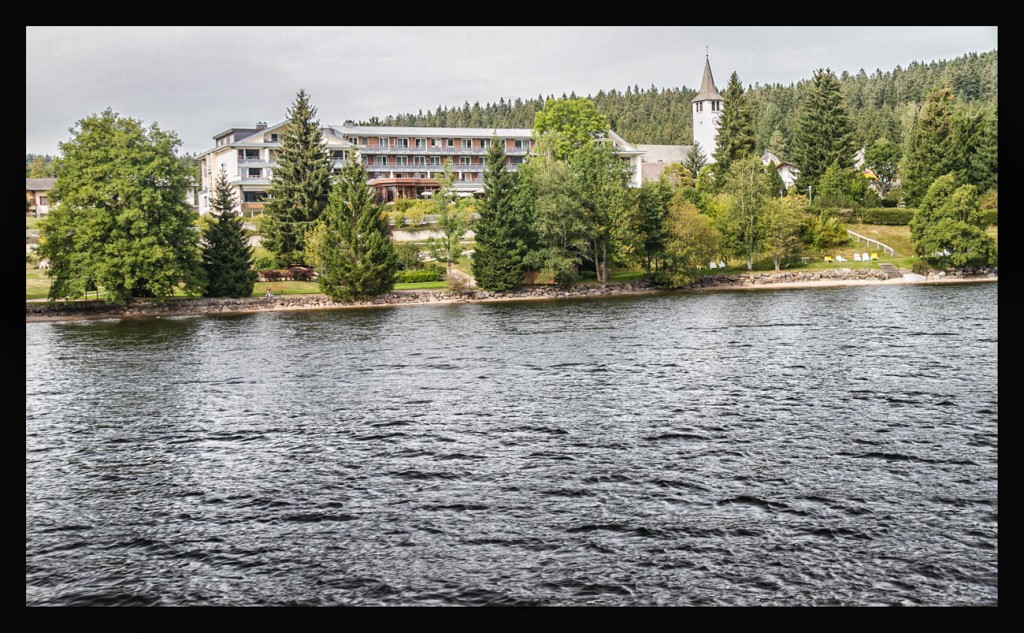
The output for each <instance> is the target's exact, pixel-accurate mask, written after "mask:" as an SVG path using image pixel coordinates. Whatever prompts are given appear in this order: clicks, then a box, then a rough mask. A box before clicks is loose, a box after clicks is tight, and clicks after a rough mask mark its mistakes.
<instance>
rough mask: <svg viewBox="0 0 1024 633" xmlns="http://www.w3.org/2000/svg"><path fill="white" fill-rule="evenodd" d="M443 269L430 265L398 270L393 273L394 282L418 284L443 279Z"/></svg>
mask: <svg viewBox="0 0 1024 633" xmlns="http://www.w3.org/2000/svg"><path fill="white" fill-rule="evenodd" d="M444 273H445V269H444V268H442V267H440V266H430V267H427V268H422V269H420V270H415V269H414V270H408V269H407V270H400V271H398V274H397V275H395V283H396V284H418V283H422V282H425V281H441V280H443V279H444Z"/></svg>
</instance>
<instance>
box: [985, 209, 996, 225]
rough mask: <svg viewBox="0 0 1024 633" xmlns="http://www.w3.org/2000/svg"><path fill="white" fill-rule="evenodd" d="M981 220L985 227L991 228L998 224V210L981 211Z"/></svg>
mask: <svg viewBox="0 0 1024 633" xmlns="http://www.w3.org/2000/svg"><path fill="white" fill-rule="evenodd" d="M981 219H982V220H983V221H984V222H985V225H986V226H992V225H993V224H995V225H997V226H998V224H999V210H998V209H982V210H981Z"/></svg>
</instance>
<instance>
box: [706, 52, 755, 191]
mask: <svg viewBox="0 0 1024 633" xmlns="http://www.w3.org/2000/svg"><path fill="white" fill-rule="evenodd" d="M716 145H717V146H718V148H717V149H716V150H715V161H716V162H717V163H718V164H719V165H721V166H722V169H723V170H726V171H727V170H728V169H729V166H730V165H732V163H733V161H735V160H739V159H742V158H744V157H746V156H750V155H753V153H754V148H755V140H754V117H753V115H752V114H751V113H750V106H749V105H748V103H747V98H746V97H745V95H744V93H743V84H741V83H740V77H739V75H737V74H736V73H735V72H733V73H732V75H730V76H729V85H728V86H726V88H725V92H724V93H722V116H721V118H719V119H718V138H717V140H716Z"/></svg>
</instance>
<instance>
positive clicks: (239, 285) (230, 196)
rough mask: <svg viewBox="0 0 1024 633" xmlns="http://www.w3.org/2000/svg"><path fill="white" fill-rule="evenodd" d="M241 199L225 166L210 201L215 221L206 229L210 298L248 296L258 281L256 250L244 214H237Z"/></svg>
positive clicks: (203, 249)
mask: <svg viewBox="0 0 1024 633" xmlns="http://www.w3.org/2000/svg"><path fill="white" fill-rule="evenodd" d="M237 205H238V198H237V196H235V192H234V191H232V190H231V187H229V186H228V177H227V174H226V173H225V172H224V170H223V168H222V169H221V171H220V174H218V175H217V181H216V183H214V188H213V198H212V199H211V200H210V207H211V209H212V211H211V215H212V216H213V221H212V222H211V223H209V224H207V225H206V229H205V230H204V232H203V245H202V251H203V270H204V271H205V272H206V296H207V297H248V296H250V295H252V289H253V285H254V284H255V283H256V271H254V270H253V269H252V254H253V249H252V247H251V246H249V236H248V235H247V234H246V232H245V224H244V221H243V220H242V216H240V215H237V214H235V207H236V206H237Z"/></svg>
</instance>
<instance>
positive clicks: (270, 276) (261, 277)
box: [256, 270, 291, 281]
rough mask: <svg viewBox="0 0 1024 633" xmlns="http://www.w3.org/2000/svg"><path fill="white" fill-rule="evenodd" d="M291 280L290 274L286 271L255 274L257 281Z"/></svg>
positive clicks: (268, 271)
mask: <svg viewBox="0 0 1024 633" xmlns="http://www.w3.org/2000/svg"><path fill="white" fill-rule="evenodd" d="M286 279H291V273H290V272H289V271H287V270H261V271H259V272H258V273H257V277H256V280H257V281H285V280H286Z"/></svg>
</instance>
